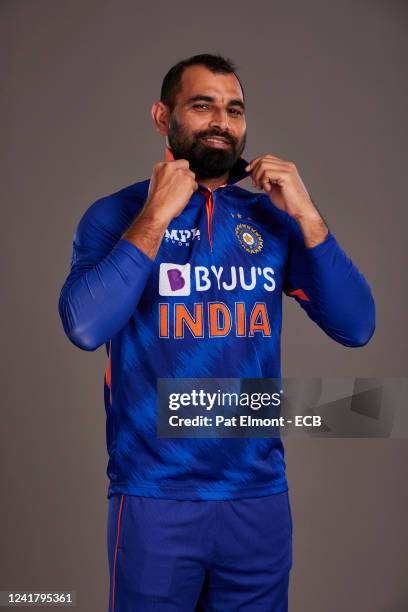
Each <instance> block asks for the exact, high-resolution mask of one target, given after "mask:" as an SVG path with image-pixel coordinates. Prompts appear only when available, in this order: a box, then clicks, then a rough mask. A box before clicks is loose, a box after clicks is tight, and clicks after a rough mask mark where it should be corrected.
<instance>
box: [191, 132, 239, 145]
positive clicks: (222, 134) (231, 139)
mask: <svg viewBox="0 0 408 612" xmlns="http://www.w3.org/2000/svg"><path fill="white" fill-rule="evenodd" d="M213 136H217V137H218V138H223V139H224V140H226V141H227V142H229V143H230V144H232V145H235V144H236V143H237V140H236V138H234V137H233V136H231V134H230V133H229V132H220V131H214V130H211V131H210V130H207V131H203V132H198V133H197V134H195V137H196V139H197V140H198V139H199V138H211V137H213Z"/></svg>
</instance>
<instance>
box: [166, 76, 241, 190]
mask: <svg viewBox="0 0 408 612" xmlns="http://www.w3.org/2000/svg"><path fill="white" fill-rule="evenodd" d="M167 137H168V143H169V146H170V148H171V150H172V152H173V155H174V157H175V159H187V160H188V161H189V163H190V168H191V170H192V171H193V172H195V174H196V176H197V178H199V179H200V178H201V179H204V178H218V177H220V176H222V175H224V174H225V173H226V172H228V171H229V170H230V169H231V168H232V167H233V165H234V164H235V162H236V161H237V160H238V158H239V157H240V155H241V153H242V151H243V150H244V147H245V139H246V123H245V109H244V101H243V96H242V90H241V86H240V84H239V81H238V79H237V78H236V76H235V75H234V74H214V73H213V72H211V71H210V70H208V69H207V68H205V67H204V66H190V67H189V68H186V69H185V70H184V72H183V75H182V81H181V91H180V92H179V93H178V94H177V96H176V99H175V106H174V109H173V111H172V112H171V113H170V116H169V120H168V132H167Z"/></svg>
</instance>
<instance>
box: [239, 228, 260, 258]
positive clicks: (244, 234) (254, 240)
mask: <svg viewBox="0 0 408 612" xmlns="http://www.w3.org/2000/svg"><path fill="white" fill-rule="evenodd" d="M235 235H236V237H237V238H238V240H239V242H240V245H241V246H242V247H243V248H244V249H245V250H246V251H248V253H259V251H260V250H261V249H262V247H263V238H262V236H261V234H260V233H259V232H258V231H257V230H256V229H255V228H253V227H251V226H250V225H247V224H246V223H239V224H238V225H237V227H236V228H235Z"/></svg>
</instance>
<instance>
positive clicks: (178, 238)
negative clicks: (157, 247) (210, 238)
mask: <svg viewBox="0 0 408 612" xmlns="http://www.w3.org/2000/svg"><path fill="white" fill-rule="evenodd" d="M164 239H165V241H166V242H171V243H172V244H178V246H188V245H189V244H190V243H189V240H190V239H191V240H192V241H193V240H194V239H197V240H200V230H199V229H198V227H193V228H191V229H172V230H169V229H166V233H165V236H164Z"/></svg>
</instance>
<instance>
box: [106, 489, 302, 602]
mask: <svg viewBox="0 0 408 612" xmlns="http://www.w3.org/2000/svg"><path fill="white" fill-rule="evenodd" d="M107 544H108V557H109V570H110V589H109V590H110V594H109V612H139V611H140V612H150V611H152V610H155V611H160V612H190V611H191V612H194V611H197V612H204V611H205V612H210V611H211V612H286V611H287V609H288V583H289V572H290V568H291V566H292V516H291V509H290V501H289V496H288V492H285V493H279V494H276V495H270V496H267V497H257V498H250V499H239V500H222V501H218V500H211V501H207V500H205V501H185V500H169V499H156V498H149V497H138V496H133V495H114V496H113V497H111V498H110V499H109V506H108V521H107Z"/></svg>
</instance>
